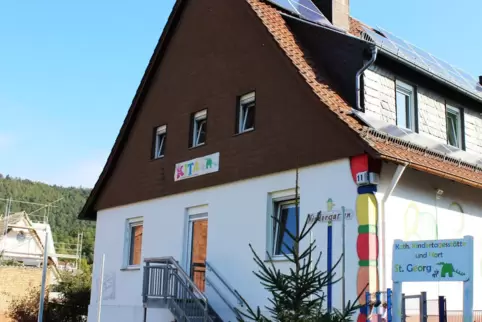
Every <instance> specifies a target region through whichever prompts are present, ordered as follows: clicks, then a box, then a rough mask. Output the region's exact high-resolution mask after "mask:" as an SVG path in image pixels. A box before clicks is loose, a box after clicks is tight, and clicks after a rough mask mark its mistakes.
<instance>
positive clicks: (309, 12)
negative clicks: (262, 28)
mask: <svg viewBox="0 0 482 322" xmlns="http://www.w3.org/2000/svg"><path fill="white" fill-rule="evenodd" d="M269 2H271V3H273V4H275V5H276V6H278V7H280V8H282V9H285V10H287V11H289V12H291V13H294V14H295V15H297V16H299V17H300V18H303V19H305V20H308V21H311V22H314V23H318V24H322V25H328V26H330V27H334V26H333V25H332V24H331V22H330V21H329V20H328V19H327V18H326V17H325V16H324V15H323V13H321V11H320V9H318V7H317V6H316V5H315V4H314V3H313V2H312V1H311V0H269Z"/></svg>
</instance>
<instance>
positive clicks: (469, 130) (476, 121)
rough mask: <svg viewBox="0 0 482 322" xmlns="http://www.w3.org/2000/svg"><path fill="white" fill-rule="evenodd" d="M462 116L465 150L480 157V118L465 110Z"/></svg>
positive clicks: (476, 114) (481, 142)
mask: <svg viewBox="0 0 482 322" xmlns="http://www.w3.org/2000/svg"><path fill="white" fill-rule="evenodd" d="M464 116H465V147H466V150H467V151H468V152H472V153H478V154H480V155H482V116H481V115H480V114H479V113H477V112H474V111H470V110H466V111H465V114H464Z"/></svg>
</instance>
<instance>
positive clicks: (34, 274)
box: [0, 266, 51, 322]
mask: <svg viewBox="0 0 482 322" xmlns="http://www.w3.org/2000/svg"><path fill="white" fill-rule="evenodd" d="M50 275H51V272H50V274H47V285H48V284H49V282H50V280H51V278H50ZM0 277H1V278H0V322H7V321H10V320H9V319H7V317H6V315H7V312H8V309H9V305H10V303H11V301H12V300H14V299H16V298H19V297H23V296H25V295H27V294H28V293H29V292H30V291H31V290H32V289H34V288H40V285H41V282H42V268H38V267H22V266H20V267H18V266H0Z"/></svg>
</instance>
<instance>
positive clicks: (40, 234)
mask: <svg viewBox="0 0 482 322" xmlns="http://www.w3.org/2000/svg"><path fill="white" fill-rule="evenodd" d="M0 232H2V233H3V234H2V236H0V253H1V255H2V257H3V258H4V259H11V260H14V261H16V262H20V263H22V264H23V265H25V266H35V267H40V266H41V265H42V263H43V260H44V259H43V254H44V248H45V233H46V232H47V233H48V234H49V235H48V256H49V257H50V260H51V261H52V262H53V263H54V264H55V265H57V264H58V258H57V253H56V251H55V245H54V240H53V237H52V231H51V229H50V225H49V224H47V223H44V222H34V221H32V220H31V219H30V217H29V216H28V214H27V213H26V212H23V211H22V212H17V213H13V214H10V215H9V216H5V217H4V218H1V219H0Z"/></svg>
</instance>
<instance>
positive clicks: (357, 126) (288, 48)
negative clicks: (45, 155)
mask: <svg viewBox="0 0 482 322" xmlns="http://www.w3.org/2000/svg"><path fill="white" fill-rule="evenodd" d="M186 1H187V0H177V1H176V3H175V4H174V8H173V10H172V13H171V15H170V17H169V19H168V22H167V24H166V26H165V28H164V30H163V33H162V35H161V37H160V39H159V42H158V44H157V46H156V49H155V50H154V53H153V55H152V57H151V60H150V61H149V65H148V67H147V69H146V72H145V73H144V76H143V78H142V80H141V83H140V85H139V88H138V90H137V92H136V95H135V97H134V99H133V102H132V105H131V107H130V109H129V111H128V113H127V116H126V118H125V120H124V123H123V125H122V127H121V130H120V132H119V135H118V137H117V139H116V141H115V143H114V146H113V148H112V150H111V153H110V155H109V157H108V159H107V162H106V165H105V166H104V169H103V170H102V173H101V174H100V176H99V179H98V181H97V182H96V184H95V186H94V188H93V189H92V191H91V194H90V196H89V198H88V199H87V202H86V203H85V205H84V207H83V209H82V211H81V213H80V215H79V218H82V219H94V220H95V218H96V216H95V214H96V209H94V205H95V202H96V200H97V198H98V196H99V194H100V193H101V191H102V189H103V186H104V185H105V183H106V181H107V180H108V178H109V176H110V174H111V173H112V169H113V168H114V167H115V163H116V161H117V159H118V158H119V155H120V154H121V151H122V148H123V145H124V142H125V140H126V138H127V136H128V135H129V132H130V129H131V128H132V126H133V124H134V122H135V119H136V115H137V113H138V112H139V109H140V105H141V102H142V100H143V97H144V96H145V94H146V93H145V90H144V89H146V88H148V85H149V83H150V81H151V78H152V75H153V74H154V73H155V70H156V68H157V66H158V65H159V62H160V60H161V58H162V54H163V52H164V51H165V49H166V47H167V44H168V40H169V38H170V37H171V29H173V25H175V22H176V21H177V20H178V19H179V17H180V15H181V13H182V8H183V7H184V5H185V2H186ZM246 1H247V2H248V3H249V4H250V6H251V7H252V9H253V10H254V11H255V12H256V14H257V16H258V17H259V19H260V20H261V21H262V23H263V24H264V25H265V26H266V28H267V29H268V31H269V32H270V33H271V35H272V36H273V38H274V40H275V41H276V42H277V43H278V45H279V47H280V49H281V50H283V52H284V53H285V55H286V56H287V57H288V58H289V59H290V60H291V62H292V63H293V65H294V66H295V67H296V68H297V70H298V71H299V73H300V75H301V76H302V77H303V78H304V80H305V81H306V83H307V84H308V85H309V86H310V87H311V89H312V90H313V92H314V94H316V95H317V96H318V97H319V99H320V101H321V102H323V103H324V104H325V105H326V106H328V108H329V109H330V110H331V111H332V112H333V113H335V114H336V115H337V116H338V118H339V119H340V120H341V121H343V122H344V123H345V124H346V125H347V126H348V127H349V128H350V129H352V130H353V131H355V132H357V133H358V134H359V135H360V139H361V140H363V141H364V142H365V143H366V144H367V151H368V152H369V153H371V154H372V155H373V156H375V157H379V158H382V159H384V160H387V161H392V162H396V163H401V164H408V166H409V167H412V168H414V169H417V170H420V171H424V172H428V173H431V174H434V175H437V176H441V177H444V178H447V179H449V180H454V181H457V182H460V183H464V184H467V185H470V186H473V187H476V188H482V172H481V171H478V169H474V168H473V167H470V166H467V165H464V164H460V163H458V162H454V161H453V160H446V159H445V158H444V157H443V156H438V155H435V154H430V153H427V152H426V151H422V150H420V151H419V150H416V149H413V148H412V147H410V146H407V145H406V144H403V143H400V142H398V143H397V142H395V141H394V140H387V139H380V138H379V137H375V136H370V135H366V133H367V127H366V126H364V125H363V124H362V123H360V121H358V120H357V119H355V118H354V117H353V116H352V115H351V110H352V107H351V106H350V105H349V104H348V103H347V102H346V101H345V100H344V99H343V98H342V97H341V96H340V94H339V93H337V92H336V91H335V90H334V89H333V84H329V83H328V81H327V80H326V78H325V77H318V76H319V74H318V70H319V69H321V68H322V67H321V66H318V70H317V67H316V65H315V64H314V63H313V62H312V61H311V60H310V59H309V54H308V53H307V51H306V50H304V48H303V47H302V46H301V45H300V43H299V42H298V41H297V39H296V35H295V34H294V33H293V32H292V31H291V30H290V28H289V27H288V25H287V23H286V21H285V19H284V17H283V15H282V14H281V13H280V11H279V10H278V9H276V8H275V7H274V6H273V5H271V4H268V3H267V2H264V1H263V0H246ZM362 26H366V25H364V24H363V23H361V22H360V21H358V20H356V19H354V18H350V30H349V32H350V33H351V34H352V35H354V36H360V33H361V31H362Z"/></svg>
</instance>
